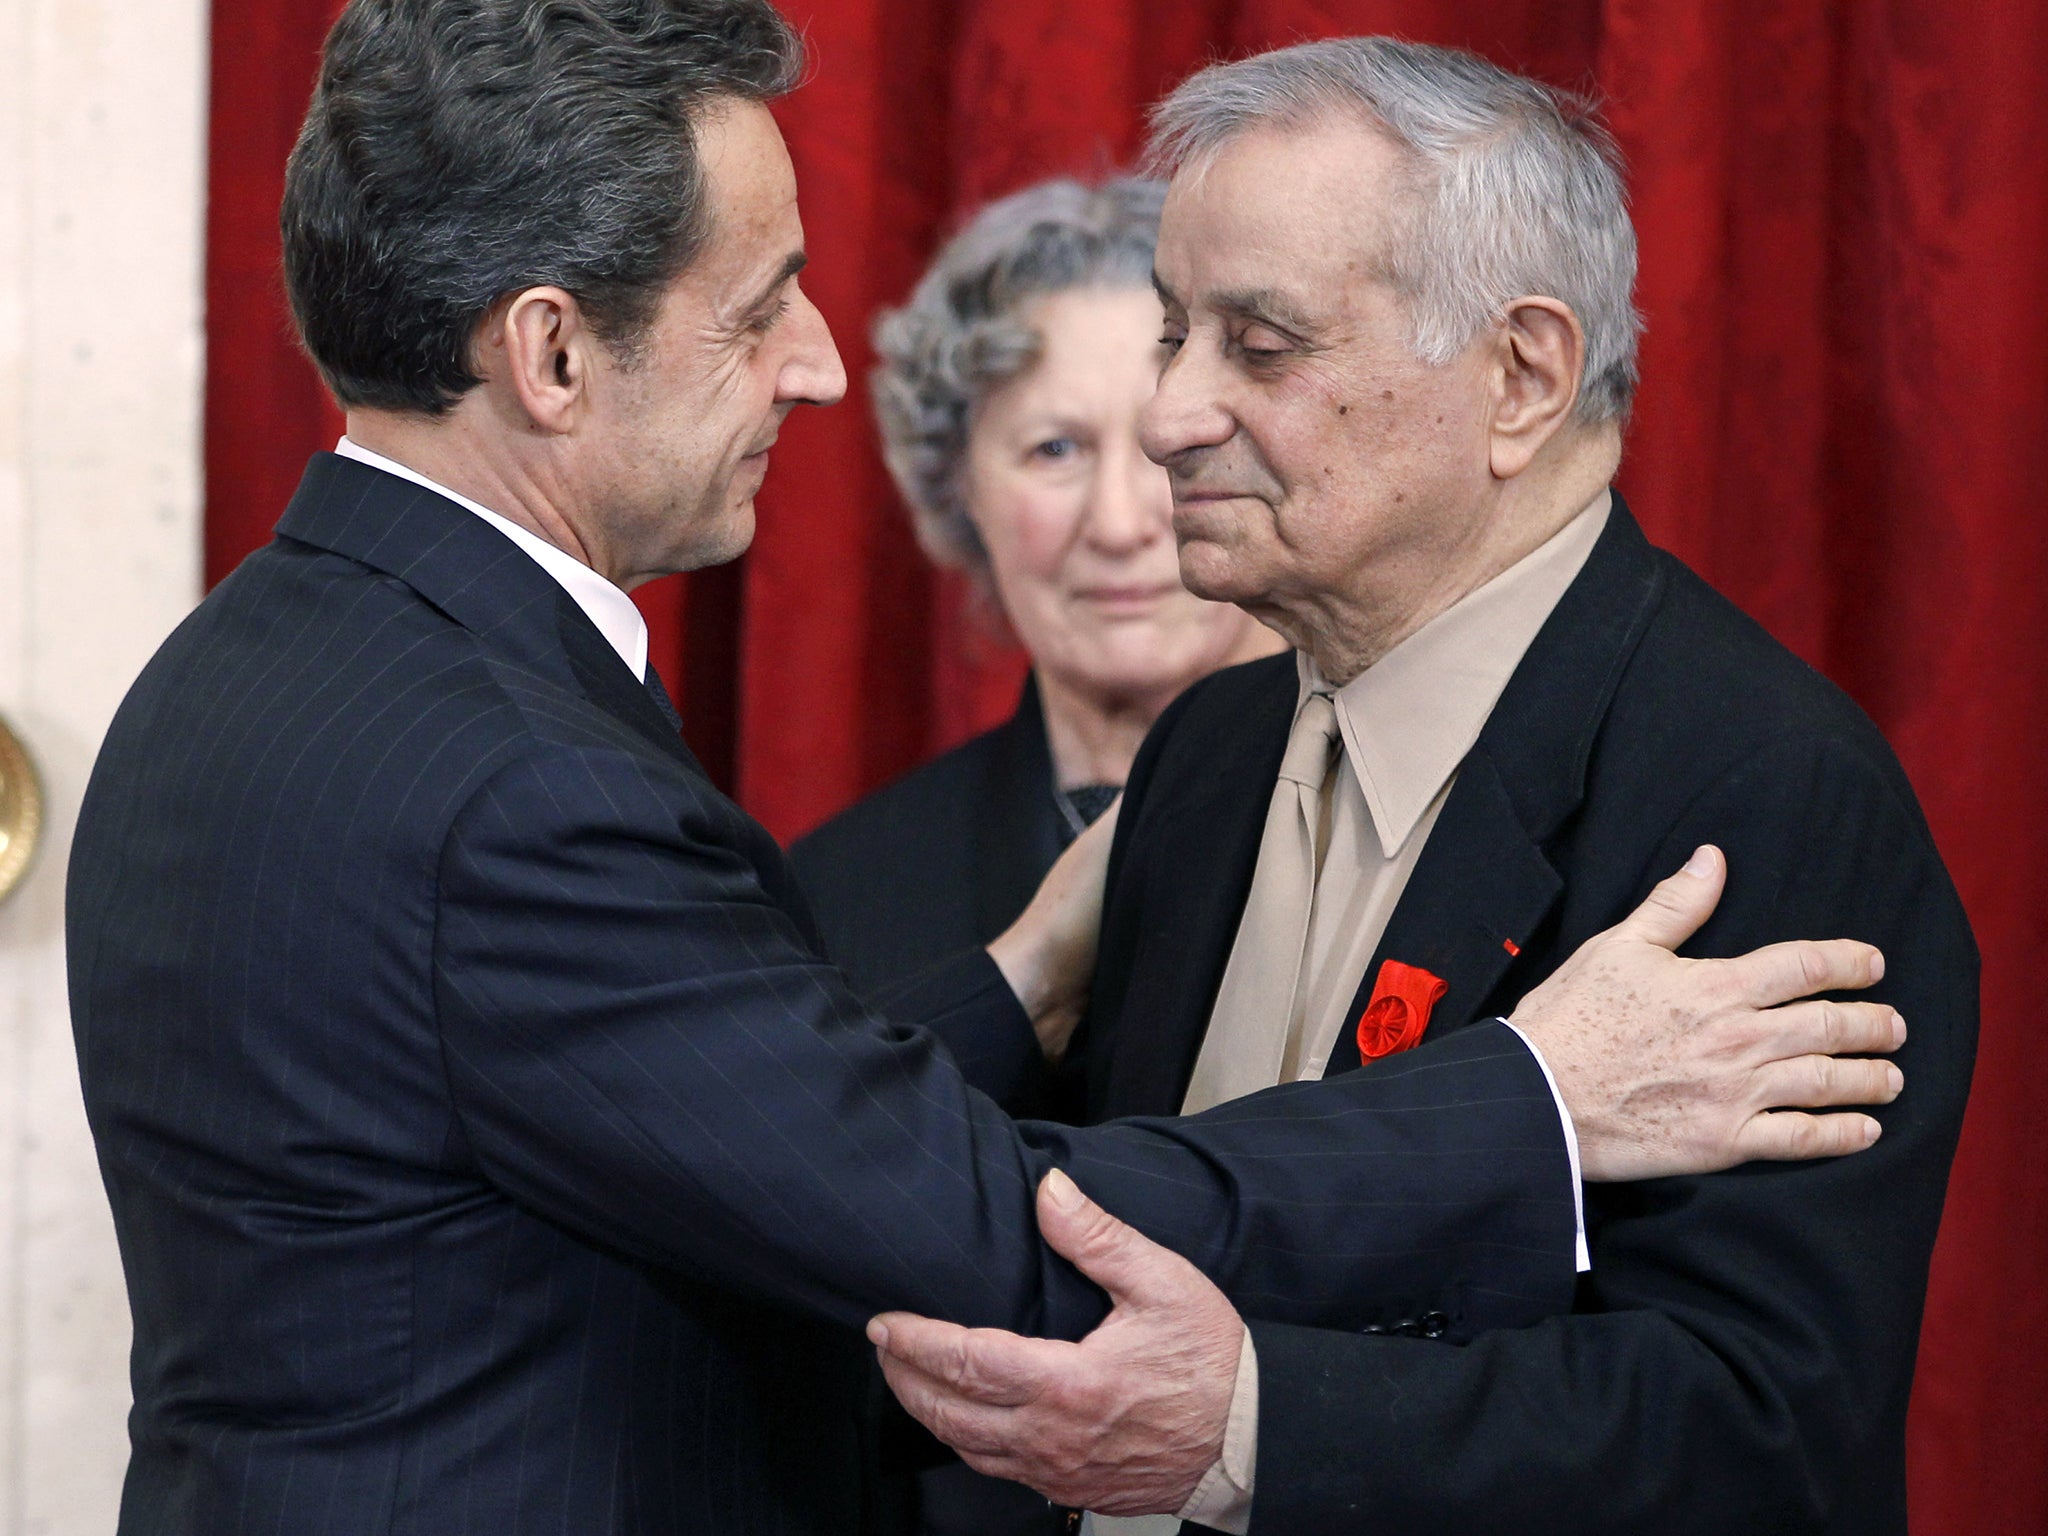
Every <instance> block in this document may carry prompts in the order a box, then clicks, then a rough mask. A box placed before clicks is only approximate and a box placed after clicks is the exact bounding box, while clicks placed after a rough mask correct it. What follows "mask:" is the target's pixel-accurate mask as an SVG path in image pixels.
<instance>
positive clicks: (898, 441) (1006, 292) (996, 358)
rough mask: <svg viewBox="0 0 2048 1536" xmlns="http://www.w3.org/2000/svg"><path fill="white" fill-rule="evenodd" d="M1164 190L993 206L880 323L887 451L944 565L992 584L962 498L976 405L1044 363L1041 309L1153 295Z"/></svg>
mask: <svg viewBox="0 0 2048 1536" xmlns="http://www.w3.org/2000/svg"><path fill="white" fill-rule="evenodd" d="M1165 195H1166V188H1165V184H1164V183H1162V182H1158V181H1151V180H1146V179H1144V178H1141V177H1135V176H1125V177H1119V178H1117V179H1115V180H1113V181H1108V182H1105V183H1103V184H1102V185H1101V186H1097V187H1091V186H1086V185H1083V184H1082V183H1081V182H1078V181H1072V180H1066V179H1061V180H1057V181H1048V182H1042V183H1040V184H1039V185H1037V186H1034V187H1027V188H1026V189H1025V190H1024V191H1022V192H1017V193H1014V194H1012V195H1011V196H1009V197H1006V198H1003V199H1002V200H1000V201H999V202H994V203H990V204H989V205H988V206H987V207H986V208H984V209H982V210H981V212H980V213H978V214H976V215H975V217H974V218H973V219H972V220H971V221H969V223H968V224H967V226H966V227H965V228H964V229H962V230H961V231H960V233H959V234H957V235H955V236H954V237H953V238H952V240H950V241H949V242H947V244H946V246H945V248H944V249H943V250H941V251H940V252H939V254H938V256H937V257H936V258H935V259H934V260H933V262H932V265H931V269H930V270H929V271H928V272H926V273H925V275H924V278H923V279H922V280H921V281H920V282H919V283H918V285H917V288H916V291H915V292H913V293H912V294H911V296H910V302H909V303H907V304H905V305H904V306H903V307H902V308H901V309H894V310H888V311H885V312H884V313H883V314H882V315H881V316H880V317H879V318H878V319H877V320H876V322H875V330H874V340H875V352H876V354H877V356H878V357H879V358H880V362H879V363H878V364H877V366H876V368H875V371H874V373H873V374H872V375H871V376H870V378H869V386H870V389H871V391H872V393H873V395H874V400H875V415H876V417H877V418H878V419H879V421H880V423H881V428H882V453H883V457H884V458H886V459H887V460H888V463H889V472H890V473H891V474H892V475H894V476H895V478H896V485H897V488H898V489H899V490H901V491H902V493H903V499H904V501H906V502H907V503H908V504H909V506H910V512H911V518H912V521H913V523H914V525H915V526H916V529H917V540H918V543H920V544H921V545H923V546H924V550H925V553H927V554H928V555H930V556H931V557H932V558H933V559H934V560H936V561H938V562H939V563H940V564H942V565H950V566H955V567H957V568H959V569H962V570H965V571H967V572H969V573H970V574H972V575H975V576H978V577H979V576H986V574H987V570H988V554H987V552H986V551H985V550H984V549H983V548H982V544H981V537H980V535H979V534H977V533H976V532H975V529H974V523H973V521H972V519H970V518H969V516H968V513H967V507H966V503H965V501H964V499H963V497H962V494H961V487H960V480H961V473H960V472H961V467H962V464H963V462H964V460H965V458H966V455H967V438H968V433H969V432H970V430H971V429H972V426H973V416H974V408H975V405H976V404H977V403H978V402H979V401H980V400H981V399H982V398H983V397H984V396H985V395H987V393H988V392H989V391H990V390H991V389H993V388H994V387H995V386H997V385H999V384H1001V383H1003V382H1005V381H1006V380H1009V379H1014V378H1016V377H1017V376H1018V375H1020V374H1022V373H1023V372H1024V371H1025V370H1026V369H1028V368H1029V367H1030V366H1031V365H1032V363H1033V362H1035V361H1036V360H1037V358H1038V355H1039V349H1040V345H1041V343H1040V338H1039V336H1038V334H1037V333H1036V332H1035V331H1033V330H1032V328H1031V327H1030V326H1029V325H1028V324H1026V323H1025V321H1024V320H1023V319H1022V318H1021V312H1022V311H1023V309H1024V307H1025V306H1026V304H1027V303H1028V301H1030V300H1031V299H1034V298H1038V297H1042V296H1044V295H1047V294H1054V293H1063V292H1066V291H1068V290H1070V289H1074V288H1096V287H1114V288H1121V287H1133V288H1148V287H1149V285H1150V283H1151V275H1152V252H1153V248H1154V246H1155V245H1157V243H1158V239H1159V206H1160V203H1161V202H1162V201H1163V200H1164V198H1165Z"/></svg>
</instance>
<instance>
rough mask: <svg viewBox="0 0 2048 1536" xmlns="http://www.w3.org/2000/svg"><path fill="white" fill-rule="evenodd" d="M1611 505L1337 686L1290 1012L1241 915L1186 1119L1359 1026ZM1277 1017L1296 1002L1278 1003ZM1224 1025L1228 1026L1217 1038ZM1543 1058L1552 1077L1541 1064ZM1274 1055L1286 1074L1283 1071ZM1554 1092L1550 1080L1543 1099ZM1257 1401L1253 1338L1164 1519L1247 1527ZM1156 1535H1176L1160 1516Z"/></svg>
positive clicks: (1319, 1057) (1309, 669) (1293, 1077)
mask: <svg viewBox="0 0 2048 1536" xmlns="http://www.w3.org/2000/svg"><path fill="white" fill-rule="evenodd" d="M1611 505H1612V498H1611V497H1610V496H1609V495H1608V493H1607V492H1606V491H1602V492H1601V493H1600V495H1599V496H1598V497H1596V498H1595V499H1594V500H1593V502H1592V503H1591V504H1590V505H1588V506H1587V507H1586V509H1585V510H1584V511H1582V512H1581V513H1579V515H1578V516H1577V517H1575V518H1573V519H1572V520H1571V521H1570V522H1569V523H1567V524H1566V525H1565V526H1564V527H1563V528H1562V529H1560V530H1559V531H1558V532H1557V533H1556V534H1555V535H1553V536H1552V537H1551V538H1550V539H1549V540H1548V541H1547V542H1546V543H1544V544H1543V545H1541V546H1540V547H1539V548H1537V549H1535V550H1534V551H1532V552H1531V553H1530V554H1528V555H1526V556H1524V557H1523V558H1522V559H1521V560H1519V561H1517V562H1516V563H1515V564H1514V565H1512V566H1510V567H1509V568H1508V569H1507V570H1505V571H1503V572H1501V574H1500V575H1498V576H1496V577H1494V579H1493V580H1492V581H1490V582H1488V583H1487V584H1486V585H1485V586H1483V587H1480V588H1478V589H1477V590H1475V591H1473V592H1470V593H1468V594H1467V595H1466V596H1465V597H1463V598H1462V599H1460V600H1459V601H1458V602H1456V603H1454V604H1452V605H1451V606H1450V607H1449V608H1447V609H1445V610H1444V611H1443V612H1442V613H1440V614H1438V615H1437V616H1436V617H1435V618H1434V619H1432V620H1430V621H1429V623H1427V624H1425V625H1423V627H1422V628H1421V629H1418V630H1417V631H1416V632H1415V633H1414V634H1412V635H1410V636H1409V637H1408V638H1407V639H1406V640H1404V641H1402V642H1401V643H1400V644H1399V645H1397V646H1395V647H1394V648H1393V649H1392V650H1391V651H1389V652H1387V654H1386V655H1384V656H1382V657H1381V658H1380V659H1379V660H1378V661H1376V662H1374V663H1373V665H1372V666H1370V667H1368V668H1367V669H1366V670H1365V671H1364V672H1362V673H1360V674H1359V675H1358V676H1357V677H1355V678H1353V679H1352V680H1351V681H1350V682H1349V683H1347V684H1345V686H1344V687H1342V688H1339V689H1337V690H1335V694H1334V702H1335V704H1336V710H1337V727H1338V733H1339V737H1340V739H1341V740H1342V742H1343V752H1342V753H1341V755H1340V756H1339V758H1338V762H1337V771H1336V773H1335V774H1334V775H1332V776H1331V778H1330V780H1329V781H1328V783H1327V784H1326V786H1325V790H1326V795H1327V801H1328V804H1327V825H1328V835H1327V838H1326V840H1325V842H1324V852H1323V856H1322V862H1321V869H1320V873H1319V874H1318V876H1317V880H1316V892H1315V901H1314V905H1313V906H1312V907H1311V909H1310V913H1309V925H1308V935H1307V939H1306V942H1305V944H1304V946H1303V962H1302V976H1301V979H1300V984H1299V985H1298V986H1297V987H1296V988H1295V993H1294V999H1293V1002H1292V1005H1291V1011H1290V1012H1288V1013H1287V1014H1286V1015H1285V1016H1280V1015H1278V1014H1276V1012H1275V1011H1274V1009H1273V1007H1272V999H1271V998H1258V997H1254V996H1251V995H1249V993H1248V992H1247V991H1246V987H1247V984H1248V978H1249V977H1250V976H1251V975H1252V972H1253V970H1254V967H1253V965H1252V964H1251V963H1250V962H1249V961H1248V960H1247V958H1246V954H1247V952H1248V946H1247V945H1246V942H1245V940H1246V931H1247V929H1250V928H1255V926H1256V925H1255V924H1253V923H1250V922H1247V921H1245V920H1243V919H1241V920H1240V928H1239V933H1238V938H1237V941H1236V942H1234V943H1233V944H1232V946H1231V953H1230V960H1229V963H1228V964H1227V965H1226V967H1225V969H1224V972H1223V982H1222V985H1221V986H1220V987H1219V988H1218V989H1217V994H1216V1003H1215V1006H1214V1008H1213V1009H1212V1011H1211V1013H1210V1027H1209V1032H1208V1033H1207V1034H1206V1035H1205V1036H1204V1037H1203V1041H1202V1050H1201V1054H1200V1055H1199V1056H1197V1057H1196V1060H1195V1071H1194V1076H1193V1077H1192V1078H1191V1079H1190V1081H1189V1084H1188V1093H1187V1098H1186V1100H1185V1102H1184V1103H1183V1104H1182V1106H1181V1110H1182V1113H1183V1114H1194V1113H1197V1112H1198V1111H1200V1110H1204V1109H1208V1108H1210V1107H1212V1106H1214V1105H1217V1104H1222V1103H1227V1102H1228V1101H1229V1100H1231V1099H1234V1098H1238V1097H1240V1096H1242V1095H1244V1094H1247V1093H1254V1092H1256V1091H1257V1090H1259V1089H1261V1088H1270V1087H1272V1086H1273V1085H1274V1084H1275V1083H1276V1082H1297V1081H1302V1080H1308V1079H1316V1078H1320V1077H1321V1076H1322V1075H1323V1072H1324V1069H1325V1068H1327V1067H1328V1065H1329V1062H1330V1056H1331V1053H1332V1052H1333V1051H1335V1049H1336V1047H1337V1044H1338V1041H1339V1040H1340V1039H1341V1038H1342V1035H1343V1031H1344V1030H1345V1029H1346V1028H1349V1027H1353V1026H1354V1025H1355V1023H1356V1020H1355V1019H1353V1018H1352V1016H1351V1002H1352V999H1353V998H1354V997H1355V996H1356V995H1357V992H1358V988H1359V984H1360V981H1361V980H1362V978H1363V977H1364V975H1365V968H1366V967H1367V966H1368V965H1369V964H1370V963H1371V962H1372V957H1373V952H1374V951H1375V950H1377V949H1378V948H1379V943H1380V939H1381V938H1382V937H1383V936H1384V935H1385V933H1386V928H1387V922H1388V919H1390V918H1391V917H1392V916H1393V915H1394V908H1395V906H1396V905H1398V904H1399V902H1400V900H1401V894H1402V892H1403V891H1405V890H1406V889H1407V888H1408V879H1409V876H1411V875H1412V874H1414V872H1415V865H1416V863H1417V861H1418V860H1419V859H1420V858H1421V857H1422V850H1423V847H1424V845H1425V844H1427V842H1428V841H1429V834H1430V831H1431V829H1432V828H1433V827H1435V825H1436V819H1437V816H1438V815H1439V814H1440V813H1441V812H1442V810H1443V807H1444V802H1445V801H1446V800H1447V799H1448V798H1449V797H1450V793H1451V786H1452V785H1453V784H1455V783H1456V782H1457V778H1458V768H1459V765H1460V764H1462V763H1463V762H1464V760H1465V756H1466V754H1467V753H1469V752H1470V751H1471V750H1472V747H1473V744H1474V743H1476V742H1477V741H1478V740H1479V733H1480V732H1481V731H1482V730H1483V729H1484V728H1485V726H1486V721H1487V717H1488V716H1490V715H1491V714H1492V713H1493V707H1494V705H1495V704H1497V703H1498V702H1499V701H1500V696H1501V692H1502V690H1503V689H1505V688H1506V687H1507V684H1508V679H1509V678H1510V677H1511V676H1513V675H1514V671H1515V668H1516V667H1518V666H1520V665H1521V662H1522V657H1523V655H1524V654H1526V653H1527V651H1528V649H1529V646H1530V644H1531V643H1532V642H1533V641H1534V640H1535V638H1536V632H1537V631H1538V630H1540V629H1541V628H1542V627H1543V625H1544V622H1545V621H1546V620H1547V619H1548V618H1549V617H1550V614H1551V610H1553V609H1554V608H1556V606H1557V604H1558V600H1559V599H1560V598H1562V597H1563V596H1564V594H1565V589H1566V588H1567V587H1569V586H1570V585H1571V584H1572V582H1573V581H1574V580H1575V579H1576V578H1577V576H1578V574H1579V572H1580V571H1581V570H1582V569H1583V568H1584V567H1585V564H1586V560H1587V558H1588V557H1589V556H1590V555H1591V554H1592V553H1593V546H1594V544H1595V543H1597V542H1598V541H1599V538H1600V534H1601V531H1602V530H1603V529H1605V528H1606V526H1607V515H1608V510H1609V508H1610V506H1611ZM1297 665H1298V667H1299V669H1300V688H1299V691H1298V693H1297V695H1296V699H1295V711H1296V713H1297V714H1299V713H1300V710H1301V706H1302V705H1303V704H1304V703H1306V702H1307V699H1308V696H1309V694H1310V693H1312V692H1315V691H1317V690H1318V689H1320V690H1322V691H1325V692H1327V691H1329V684H1328V683H1327V682H1326V681H1325V680H1324V679H1323V677H1322V676H1321V674H1320V673H1319V672H1318V671H1317V670H1316V666H1315V663H1314V662H1312V661H1310V660H1309V659H1308V657H1307V656H1306V655H1305V654H1304V655H1300V656H1298V658H1297ZM1281 1006H1282V1007H1283V1008H1285V1007H1289V1006H1290V1005H1288V1004H1287V1003H1286V1002H1285V1000H1283V1002H1282V1005H1281ZM1226 1021H1227V1023H1228V1027H1219V1026H1222V1025H1224V1024H1225V1023H1226ZM1247 1021H1251V1023H1250V1027H1251V1028H1253V1029H1271V1030H1274V1031H1284V1032H1285V1040H1284V1042H1282V1044H1281V1048H1280V1050H1279V1051H1278V1052H1273V1051H1271V1050H1268V1049H1265V1048H1263V1045H1265V1044H1270V1043H1271V1042H1270V1041H1268V1042H1262V1048H1259V1049H1251V1050H1247V1049H1244V1048H1243V1047H1244V1046H1245V1044H1246V1038H1247V1037H1246V1034H1245V1032H1244V1031H1245V1029H1246V1026H1247ZM1531 1050H1532V1052H1533V1051H1534V1047H1533V1046H1532V1047H1531ZM1536 1059H1537V1062H1538V1063H1539V1065H1543V1071H1544V1075H1545V1077H1546V1078H1547V1077H1549V1075H1550V1069H1549V1066H1548V1065H1547V1064H1544V1063H1543V1058H1542V1056H1541V1054H1540V1053H1537V1056H1536ZM1275 1060H1277V1061H1279V1063H1280V1069H1279V1072H1278V1075H1277V1076H1276V1075H1275V1074H1274V1071H1273V1068H1272V1063H1273V1062H1274V1061H1275ZM1556 1091H1557V1085H1556V1082H1555V1081H1554V1080H1553V1081H1552V1082H1551V1092H1552V1093H1553V1094H1555V1093H1556ZM1558 1110H1559V1115H1560V1118H1561V1119H1562V1120H1563V1123H1564V1129H1565V1140H1566V1146H1567V1148H1568V1150H1569V1151H1570V1153H1571V1163H1572V1175H1573V1183H1574V1186H1576V1185H1577V1182H1578V1144H1577V1137H1576V1135H1575V1134H1574V1133H1573V1130H1572V1125H1571V1117H1570V1115H1569V1113H1567V1112H1566V1111H1565V1109H1564V1105H1563V1100H1562V1099H1561V1098H1560V1099H1559V1103H1558ZM1579 1230H1580V1235H1579V1267H1580V1268H1581V1269H1584V1268H1587V1267H1589V1266H1588V1263H1587V1255H1586V1248H1585V1223H1584V1219H1583V1216H1581V1220H1580V1223H1579ZM1258 1398H1259V1376H1258V1360H1257V1357H1256V1355H1255V1354H1254V1352H1253V1350H1252V1347H1251V1338H1250V1334H1249V1333H1247V1334H1246V1336H1245V1344H1244V1348H1243V1352H1242V1354H1241V1356H1240V1359H1239V1362H1238V1371H1237V1385H1236V1389H1235V1391H1234V1393H1233V1395H1232V1398H1231V1405H1230V1422H1229V1425H1228V1427H1227V1429H1226V1432H1225V1437H1224V1445H1223V1456H1222V1458H1221V1459H1220V1460H1219V1461H1218V1462H1217V1463H1216V1465H1215V1466H1214V1467H1212V1468H1211V1469H1210V1470H1209V1473H1208V1475H1207V1476H1205V1477H1204V1478H1203V1479H1202V1482H1201V1483H1200V1485H1199V1486H1198V1487H1197V1488H1196V1489H1195V1492H1194V1495H1193V1496H1192V1497H1191V1498H1190V1499H1189V1500H1188V1502H1187V1504H1186V1505H1185V1506H1183V1508H1182V1509H1181V1511H1180V1513H1179V1515H1178V1516H1174V1517H1171V1518H1172V1519H1188V1520H1193V1521H1195V1522H1197V1523H1198V1524H1201V1525H1207V1526H1212V1527H1214V1528H1215V1529H1217V1530H1221V1531H1234V1532H1239V1533H1242V1532H1243V1531H1244V1530H1245V1529H1246V1527H1247V1525H1248V1524H1249V1522H1250V1518H1251V1498H1252V1483H1253V1474H1254V1472H1255V1470H1256V1465H1257V1453H1258V1444H1257V1437H1258ZM1148 1518H1150V1517H1148ZM1094 1528H1095V1529H1096V1530H1098V1531H1100V1532H1102V1533H1104V1536H1108V1533H1110V1532H1124V1533H1129V1536H1138V1533H1141V1532H1145V1531H1148V1530H1149V1529H1152V1527H1150V1526H1149V1525H1148V1524H1146V1523H1144V1522H1139V1521H1109V1520H1097V1521H1095V1522H1094ZM1158 1528H1159V1529H1163V1530H1171V1529H1172V1528H1173V1527H1172V1525H1171V1521H1170V1520H1169V1521H1168V1522H1167V1523H1166V1524H1165V1525H1163V1526H1160V1527H1158Z"/></svg>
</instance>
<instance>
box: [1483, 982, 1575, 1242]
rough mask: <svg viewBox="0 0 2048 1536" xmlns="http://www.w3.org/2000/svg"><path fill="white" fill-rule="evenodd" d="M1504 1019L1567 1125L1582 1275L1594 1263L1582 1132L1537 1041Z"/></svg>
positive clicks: (1559, 1118)
mask: <svg viewBox="0 0 2048 1536" xmlns="http://www.w3.org/2000/svg"><path fill="white" fill-rule="evenodd" d="M1501 1023H1503V1024H1505V1025H1507V1027H1508V1028H1509V1029H1512V1030H1514V1031H1515V1033H1516V1034H1517V1035H1518V1036H1520V1037H1521V1041H1522V1044H1524V1045H1526V1046H1527V1047H1529V1054H1530V1055H1531V1056H1534V1057H1535V1058H1536V1065H1537V1066H1539V1067H1541V1068H1542V1069H1543V1081H1544V1082H1546V1083H1548V1084H1550V1098H1551V1102H1552V1103H1554V1104H1556V1105H1557V1118H1558V1120H1559V1121H1560V1122H1561V1123H1562V1124H1563V1126H1564V1150H1565V1152H1566V1154H1567V1155H1568V1156H1569V1157H1570V1158H1571V1160H1572V1220H1573V1222H1574V1223H1575V1224H1576V1225H1577V1227H1578V1234H1577V1237H1576V1239H1575V1243H1576V1251H1577V1255H1578V1266H1579V1273H1580V1274H1582V1275H1583V1274H1584V1273H1585V1272H1586V1271H1587V1270H1589V1269H1591V1268H1592V1267H1593V1251H1592V1249H1590V1248H1588V1247H1587V1246H1586V1181H1585V1178H1584V1176H1583V1175H1581V1174H1580V1172H1579V1133H1578V1130H1577V1128H1576V1127H1574V1126H1573V1124H1572V1112H1571V1111H1570V1110H1568V1109H1566V1108H1565V1107H1564V1095H1563V1094H1561V1093H1559V1092H1558V1091H1557V1079H1556V1078H1554V1077H1552V1076H1551V1075H1550V1063H1549V1062H1547V1061H1545V1060H1544V1059H1543V1053H1542V1052H1541V1051H1539V1050H1537V1049H1536V1042H1535V1041H1534V1040H1531V1039H1530V1038H1529V1037H1528V1036H1527V1035H1525V1034H1522V1031H1521V1030H1520V1029H1519V1028H1517V1027H1516V1025H1515V1021H1514V1020H1513V1019H1502V1020H1501Z"/></svg>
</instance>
